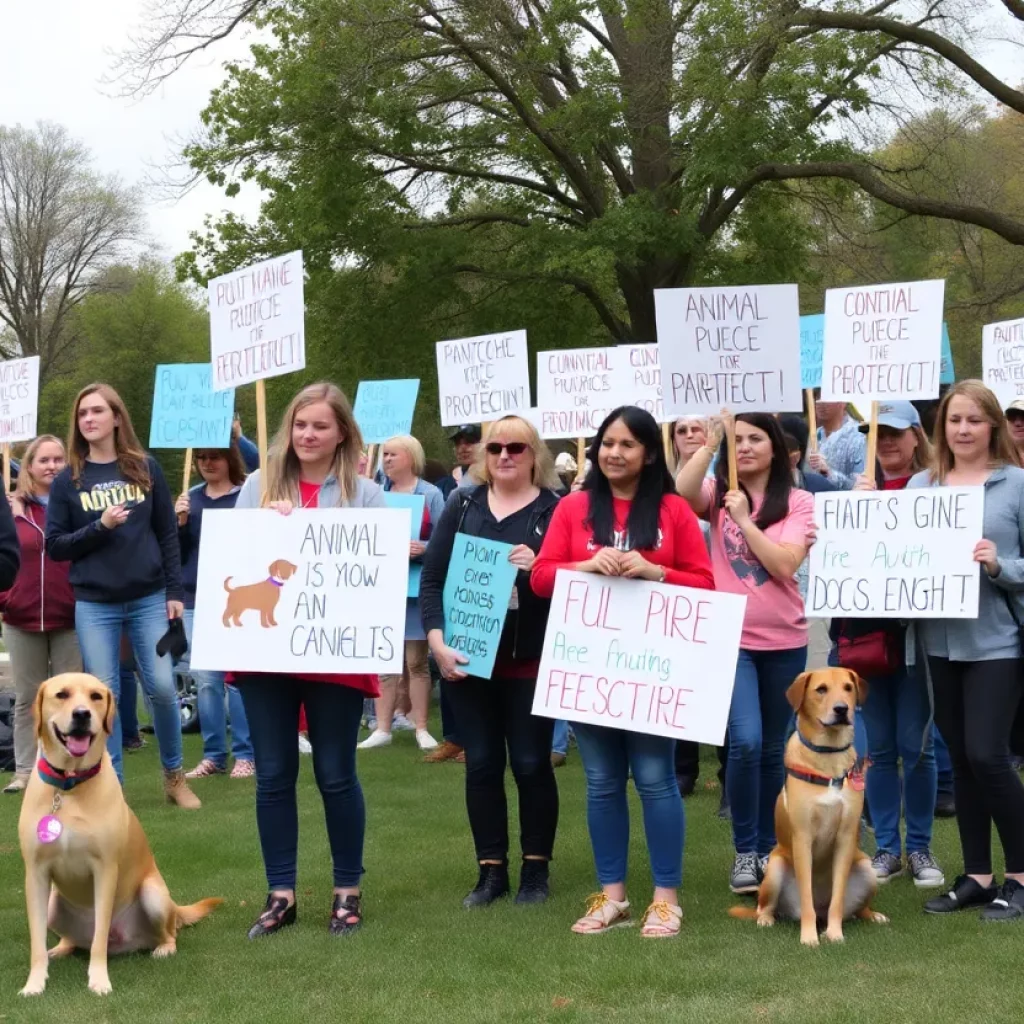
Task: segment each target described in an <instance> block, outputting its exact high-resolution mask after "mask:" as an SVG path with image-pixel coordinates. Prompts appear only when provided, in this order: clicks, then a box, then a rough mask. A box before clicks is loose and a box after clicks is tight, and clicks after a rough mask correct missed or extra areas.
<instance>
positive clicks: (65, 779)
mask: <svg viewBox="0 0 1024 1024" xmlns="http://www.w3.org/2000/svg"><path fill="white" fill-rule="evenodd" d="M102 765H103V762H102V761H97V762H96V763H95V764H94V765H93V766H92V767H91V768H86V769H85V771H81V772H65V771H62V770H61V769H60V768H54V766H53V765H52V764H50V762H49V761H47V760H46V758H45V757H40V758H39V760H38V761H37V762H36V771H37V772H38V773H39V778H41V779H42V780H43V782H45V783H46V784H47V785H48V786H53V787H54V788H55V789H59V790H61V792H64V793H67V792H68V790H71V789H74V788H75V786H77V785H78V784H79V783H81V782H87V781H88V780H89V779H91V778H92V777H93V776H94V775H97V774H99V770H100V768H101V767H102Z"/></svg>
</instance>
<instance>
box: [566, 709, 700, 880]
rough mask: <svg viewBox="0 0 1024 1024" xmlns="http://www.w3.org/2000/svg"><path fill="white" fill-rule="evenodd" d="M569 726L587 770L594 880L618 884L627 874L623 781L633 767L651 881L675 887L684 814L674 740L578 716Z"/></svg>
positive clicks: (680, 867) (679, 871) (679, 874)
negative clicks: (584, 720)
mask: <svg viewBox="0 0 1024 1024" xmlns="http://www.w3.org/2000/svg"><path fill="white" fill-rule="evenodd" d="M573 731H574V732H575V734H576V746H577V747H578V748H579V752H580V758H581V759H582V761H583V771H584V773H585V774H586V776H587V828H588V829H589V831H590V844H591V846H592V847H593V849H594V863H595V866H596V867H597V880H598V882H600V883H601V885H616V884H618V883H620V882H625V880H626V863H627V858H628V855H629V805H628V803H627V800H626V781H627V779H628V777H629V773H630V771H632V772H633V784H634V785H635V786H636V791H637V794H638V795H639V797H640V805H641V807H642V808H643V814H644V834H645V835H646V836H647V850H648V853H649V854H650V858H651V874H652V875H653V876H654V884H655V886H656V887H657V888H661V889H678V888H679V885H680V884H681V882H682V877H683V840H684V837H685V835H686V818H685V816H684V812H683V800H682V797H681V796H680V795H679V786H678V784H677V783H676V769H675V740H673V739H669V738H668V737H665V736H646V735H644V734H643V733H639V732H626V731H625V730H624V729H609V728H606V727H605V726H601V725H584V724H583V723H581V722H577V723H576V725H575V726H573Z"/></svg>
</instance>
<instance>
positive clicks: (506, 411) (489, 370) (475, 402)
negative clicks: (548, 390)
mask: <svg viewBox="0 0 1024 1024" xmlns="http://www.w3.org/2000/svg"><path fill="white" fill-rule="evenodd" d="M437 390H438V401H439V404H440V406H441V426H442V427H458V426H461V425H462V424H463V423H490V422H491V421H492V420H497V419H500V418H501V417H502V416H509V415H518V414H520V413H522V412H524V411H525V410H526V409H528V408H529V407H530V364H529V358H528V356H527V353H526V331H506V332H505V333H504V334H481V335H479V336H478V337H475V338H460V339H458V340H455V341H439V342H438V343H437Z"/></svg>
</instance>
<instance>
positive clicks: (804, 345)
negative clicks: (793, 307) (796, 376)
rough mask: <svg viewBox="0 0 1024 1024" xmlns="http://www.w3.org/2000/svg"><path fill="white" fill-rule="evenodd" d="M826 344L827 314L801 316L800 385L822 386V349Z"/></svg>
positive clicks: (809, 386) (804, 386)
mask: <svg viewBox="0 0 1024 1024" xmlns="http://www.w3.org/2000/svg"><path fill="white" fill-rule="evenodd" d="M824 344H825V314H824V313H812V314H811V315H810V316H802V317H800V387H802V388H803V389H804V390H805V391H806V390H808V389H811V388H820V387H821V350H822V346H823V345H824Z"/></svg>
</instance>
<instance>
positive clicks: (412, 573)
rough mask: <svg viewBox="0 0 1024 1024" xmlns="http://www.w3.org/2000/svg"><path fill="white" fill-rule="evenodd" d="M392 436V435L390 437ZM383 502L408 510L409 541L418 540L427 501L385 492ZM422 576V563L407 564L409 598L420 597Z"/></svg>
mask: <svg viewBox="0 0 1024 1024" xmlns="http://www.w3.org/2000/svg"><path fill="white" fill-rule="evenodd" d="M392 436H394V435H392ZM384 500H385V501H386V502H387V503H388V507H389V508H407V509H408V510H409V540H419V539H420V533H422V532H423V506H424V505H425V504H426V501H427V499H426V498H424V497H423V495H422V494H396V493H395V492H394V491H385V492H384ZM422 575H423V563H422V562H410V563H409V589H408V596H409V597H419V596H420V577H421V576H422Z"/></svg>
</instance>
